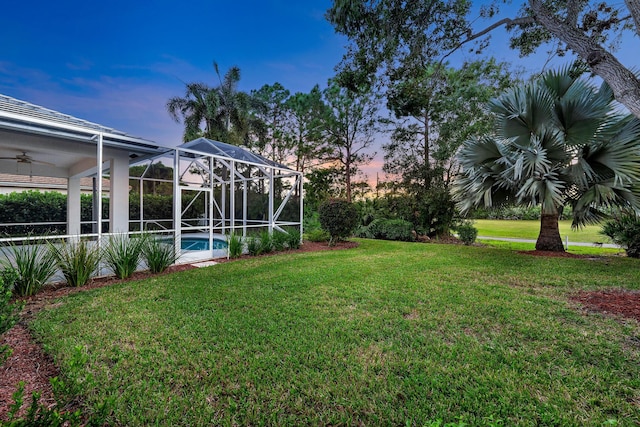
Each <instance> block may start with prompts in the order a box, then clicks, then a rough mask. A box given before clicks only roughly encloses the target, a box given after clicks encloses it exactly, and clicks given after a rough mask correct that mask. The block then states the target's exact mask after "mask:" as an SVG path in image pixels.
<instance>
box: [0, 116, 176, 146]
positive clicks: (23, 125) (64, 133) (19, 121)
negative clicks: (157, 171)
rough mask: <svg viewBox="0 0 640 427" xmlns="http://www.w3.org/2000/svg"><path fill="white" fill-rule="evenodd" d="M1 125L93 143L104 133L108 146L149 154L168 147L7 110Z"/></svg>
mask: <svg viewBox="0 0 640 427" xmlns="http://www.w3.org/2000/svg"><path fill="white" fill-rule="evenodd" d="M0 127H1V128H4V129H9V130H14V131H19V132H29V133H35V134H38V135H42V136H51V137H57V138H64V139H72V140H75V141H81V142H93V143H95V138H96V136H97V135H99V134H102V138H103V143H104V144H105V145H107V146H112V147H117V148H122V149H127V150H129V151H133V152H138V153H149V154H151V153H156V154H159V153H163V152H165V151H166V148H164V147H159V146H158V145H156V144H154V143H153V142H151V141H148V140H146V139H142V138H135V137H131V136H128V135H124V134H114V133H111V132H101V131H99V130H96V129H87V128H83V127H80V126H74V125H68V124H61V123H55V122H51V121H47V120H43V119H36V118H31V117H22V116H19V115H17V114H13V113H9V112H6V111H0Z"/></svg>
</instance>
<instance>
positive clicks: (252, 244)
mask: <svg viewBox="0 0 640 427" xmlns="http://www.w3.org/2000/svg"><path fill="white" fill-rule="evenodd" d="M261 249H262V248H261V245H260V239H259V238H257V237H255V236H248V237H247V252H248V253H249V255H251V256H256V255H260V254H261V253H262V252H260V250H261Z"/></svg>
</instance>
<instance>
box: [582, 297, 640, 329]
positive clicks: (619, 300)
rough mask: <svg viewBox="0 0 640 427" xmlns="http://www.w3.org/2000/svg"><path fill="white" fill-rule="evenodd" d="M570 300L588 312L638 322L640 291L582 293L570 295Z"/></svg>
mask: <svg viewBox="0 0 640 427" xmlns="http://www.w3.org/2000/svg"><path fill="white" fill-rule="evenodd" d="M571 300H573V301H576V302H579V303H580V304H582V306H583V307H584V308H586V309H587V310H588V311H596V312H600V313H604V314H611V315H615V316H623V317H628V318H631V319H635V320H637V321H639V322H640V291H627V290H624V289H609V290H604V291H591V292H587V291H583V292H579V293H577V294H575V295H572V296H571Z"/></svg>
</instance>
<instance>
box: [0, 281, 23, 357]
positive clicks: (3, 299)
mask: <svg viewBox="0 0 640 427" xmlns="http://www.w3.org/2000/svg"><path fill="white" fill-rule="evenodd" d="M8 271H9V272H11V273H6V276H7V279H8V280H6V281H5V277H4V276H5V274H1V275H0V338H1V337H2V335H4V333H5V332H7V331H8V330H9V329H11V328H13V325H15V324H16V323H18V320H19V314H20V310H22V307H23V306H24V303H22V302H19V303H12V302H11V286H12V285H13V282H14V281H15V277H11V276H12V275H14V274H15V273H13V270H8ZM9 356H11V348H10V347H9V346H8V345H6V344H3V345H0V366H2V364H3V363H4V362H5V361H6V360H7V358H8V357H9Z"/></svg>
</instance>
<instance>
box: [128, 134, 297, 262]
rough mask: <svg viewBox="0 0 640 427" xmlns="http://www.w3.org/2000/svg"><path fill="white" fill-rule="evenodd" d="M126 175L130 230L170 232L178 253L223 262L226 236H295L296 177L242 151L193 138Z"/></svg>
mask: <svg viewBox="0 0 640 427" xmlns="http://www.w3.org/2000/svg"><path fill="white" fill-rule="evenodd" d="M130 171H131V176H130V187H131V194H132V198H131V202H130V207H131V211H130V212H131V213H130V220H131V221H130V222H131V230H132V231H140V230H147V231H151V232H166V231H167V230H170V231H171V233H173V235H174V236H175V237H176V242H177V241H178V240H179V241H180V249H181V250H182V251H183V252H193V251H209V250H211V251H212V253H211V256H213V257H217V256H223V255H224V254H226V239H227V236H229V235H230V234H236V235H240V236H242V237H246V236H247V235H250V234H258V233H260V232H262V231H268V232H273V231H274V230H277V231H281V232H287V230H291V229H296V230H298V231H299V232H300V234H301V233H302V217H303V205H302V203H301V194H302V174H301V173H299V172H296V171H293V170H291V169H289V168H287V167H286V166H284V165H281V164H278V163H276V162H273V161H271V160H268V159H266V158H264V157H262V156H259V155H257V154H255V153H252V152H251V151H249V150H247V149H245V148H242V147H237V146H233V145H230V144H225V143H223V142H219V141H212V140H210V139H206V138H199V139H196V140H194V141H191V142H187V143H185V144H182V145H180V146H178V147H176V148H175V149H173V150H171V151H169V152H166V153H163V154H161V155H157V156H153V157H150V158H147V159H144V160H142V161H138V162H134V163H133V164H132V167H131V168H130ZM174 171H176V172H177V173H174ZM167 200H172V203H167ZM169 208H170V209H169ZM174 218H178V219H179V220H178V221H175V220H174Z"/></svg>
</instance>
